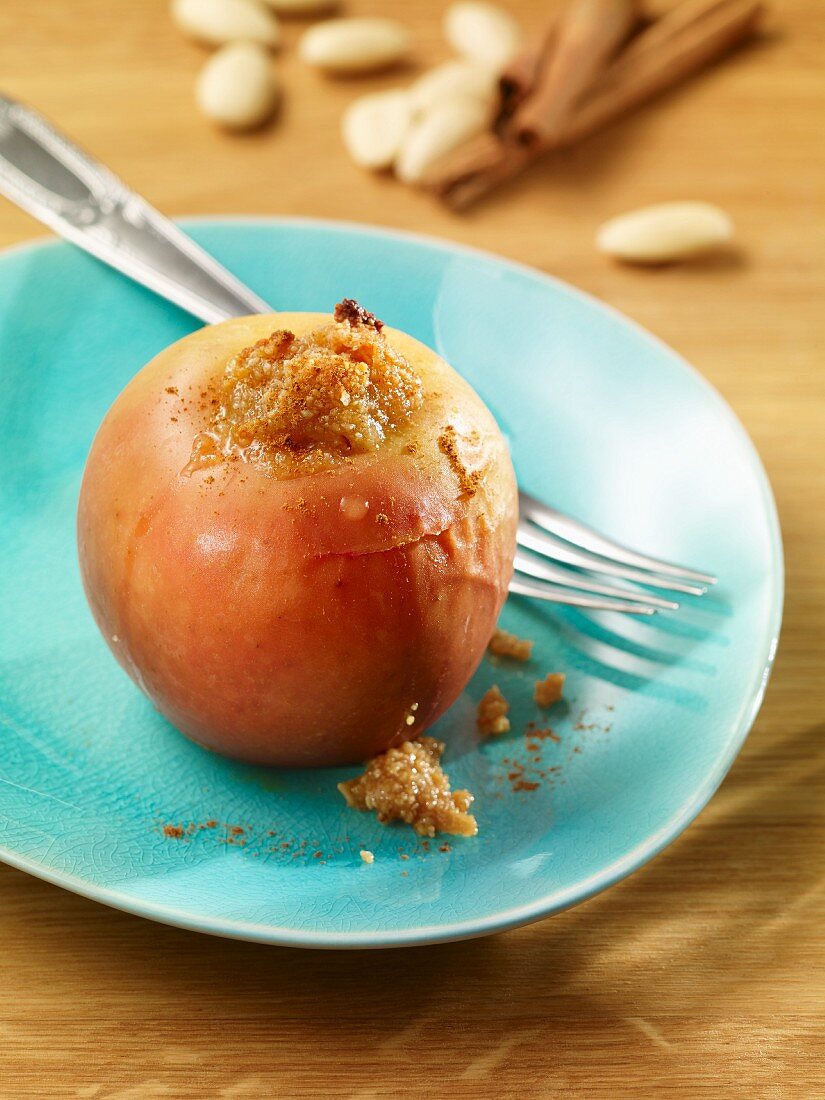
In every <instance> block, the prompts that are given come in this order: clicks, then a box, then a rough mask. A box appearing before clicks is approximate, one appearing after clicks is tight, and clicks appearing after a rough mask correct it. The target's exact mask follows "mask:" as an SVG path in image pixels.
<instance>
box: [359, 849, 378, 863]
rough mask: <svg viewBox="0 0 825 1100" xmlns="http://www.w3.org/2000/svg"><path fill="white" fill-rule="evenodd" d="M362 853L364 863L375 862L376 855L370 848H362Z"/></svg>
mask: <svg viewBox="0 0 825 1100" xmlns="http://www.w3.org/2000/svg"><path fill="white" fill-rule="evenodd" d="M360 855H361V859H362V861H363V862H364V863H375V856H374V855H373V853H372V852H371V851H370V850H369V849H368V848H362V849H361V852H360Z"/></svg>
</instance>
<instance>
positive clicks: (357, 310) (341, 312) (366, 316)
mask: <svg viewBox="0 0 825 1100" xmlns="http://www.w3.org/2000/svg"><path fill="white" fill-rule="evenodd" d="M332 316H333V317H334V318H335V320H336V321H339V322H340V323H341V324H343V323H344V321H346V322H347V324H349V325H372V327H373V328H374V329H375V331H376V332H380V331H381V329H382V328H383V327H384V322H383V321H379V320H378V318H377V317H376V316H375V314H374V313H369V312H368V311H367V310H366V309H364V307H363V306H360V305H359V304H358V303H357V302H356V301H355V299H354V298H344V300H343V301H341V302H339V303H338V305H337V306H336V307H335V312H334V313H333V315H332Z"/></svg>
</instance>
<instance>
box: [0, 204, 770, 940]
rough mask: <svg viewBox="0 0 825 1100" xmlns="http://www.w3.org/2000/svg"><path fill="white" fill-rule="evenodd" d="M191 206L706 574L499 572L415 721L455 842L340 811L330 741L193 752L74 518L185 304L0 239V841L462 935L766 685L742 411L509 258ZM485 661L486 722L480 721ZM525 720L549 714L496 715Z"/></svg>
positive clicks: (109, 867)
mask: <svg viewBox="0 0 825 1100" xmlns="http://www.w3.org/2000/svg"><path fill="white" fill-rule="evenodd" d="M190 228H191V231H192V233H193V234H194V236H195V237H196V238H197V239H198V240H199V241H201V242H202V243H203V244H204V245H205V246H206V247H207V248H208V249H210V250H211V251H212V252H214V253H215V254H216V255H217V256H218V258H219V259H220V260H222V261H223V262H224V263H225V264H226V265H227V266H228V267H229V268H231V269H233V270H234V271H236V272H237V273H238V274H239V275H240V276H241V278H243V279H245V280H246V281H247V282H248V283H249V284H250V285H251V286H252V287H253V288H254V289H255V290H256V291H258V292H259V293H260V294H261V295H263V297H264V298H266V299H268V300H269V301H271V302H272V303H273V304H274V305H276V306H277V307H279V308H282V309H285V310H329V309H330V308H331V307H332V305H333V304H334V303H335V302H336V301H338V300H339V299H340V298H342V297H344V296H345V295H350V296H354V297H356V298H358V299H359V300H360V301H362V302H363V303H364V304H365V305H366V306H367V307H368V308H369V309H371V310H374V311H375V312H376V313H377V314H378V315H379V316H380V317H382V318H383V319H384V320H385V321H387V322H388V323H389V324H392V325H394V326H397V327H398V328H402V329H406V330H408V331H409V332H411V333H412V334H413V335H414V336H417V337H418V338H419V339H421V340H423V341H424V342H425V343H427V344H430V345H432V346H433V347H435V348H437V349H438V351H439V352H440V353H441V354H442V355H443V356H444V357H445V358H446V359H448V360H449V361H450V362H451V363H452V364H453V366H455V367H456V368H457V369H458V370H459V371H460V372H462V373H463V374H464V375H465V376H466V377H467V378H468V379H469V380H470V381H471V382H472V384H473V385H474V386H475V387H476V389H477V390H478V391H479V392H480V393H481V395H482V397H483V398H484V399H485V400H486V401H487V403H488V405H489V406H490V407H491V409H492V410H493V412H494V413H495V414H496V416H497V417H498V420H499V423H500V424H501V426H502V428H503V430H504V432H505V433H506V434H507V436H508V438H509V440H510V443H511V446H512V451H513V458H514V461H515V466H516V470H517V472H518V476H519V480H520V481H521V483H522V485H523V486H524V487H525V488H526V489H527V490H529V491H530V492H532V493H535V494H536V495H538V496H541V497H543V498H544V499H545V500H547V501H548V502H551V503H553V504H555V505H556V506H557V507H559V508H562V509H564V510H565V511H568V512H570V513H572V514H574V515H577V516H579V517H581V518H583V519H585V520H587V521H589V522H591V523H593V524H596V525H597V526H599V527H601V528H602V529H603V530H605V531H607V532H610V533H611V534H613V536H614V537H616V538H618V539H620V540H623V541H626V542H628V543H631V544H634V545H638V546H640V547H644V548H646V549H647V550H648V551H649V552H651V553H654V554H657V555H661V556H663V557H667V558H671V559H674V560H677V561H683V562H685V563H690V564H694V565H696V566H698V567H700V568H704V569H708V570H711V571H713V572H715V573H716V574H718V576H719V577H720V583H719V585H718V588H717V589H716V590H715V591H714V592H713V593H712V594H711V595H709V596H707V597H705V598H704V599H703V600H702V601H701V602H700V601H696V600H693V601H691V600H690V599H688V600H687V601H686V602H685V605H684V606H683V608H682V610H681V611H679V612H678V613H676V614H670V615H660V616H656V617H655V618H654V619H653V620H645V621H643V622H640V621H637V620H635V619H631V618H630V617H625V616H620V615H617V614H615V613H612V614H599V615H585V614H582V613H579V612H577V611H575V610H571V609H562V608H559V607H552V606H544V605H541V606H540V605H538V604H536V603H531V602H529V601H525V600H522V599H519V598H511V599H510V601H509V602H508V604H507V607H506V609H505V612H504V618H503V621H504V625H505V626H506V627H508V628H509V629H511V630H514V631H516V632H518V633H519V634H522V635H524V636H526V637H529V638H532V639H534V640H535V651H534V659H533V661H532V662H531V663H530V664H529V665H527V666H523V665H518V666H515V667H513V666H510V665H506V664H504V663H501V664H499V665H494V664H492V663H491V662H490V661H489V660H488V659H485V661H484V662H483V664H482V667H481V668H480V669H479V671H478V672H477V674H476V676H475V677H474V678H473V680H472V682H471V683H470V685H469V686H468V688H467V690H466V692H465V693H464V695H463V696H462V698H461V699H460V700H459V701H458V702H457V703H456V705H455V706H454V707H453V708H452V710H451V711H450V713H449V714H448V715H447V716H446V718H444V719H443V720H442V721H441V722H440V723H439V725H438V727H437V733H438V735H439V736H441V737H443V738H444V739H445V740H446V741H447V744H448V749H447V756H446V763H447V765H448V771H449V773H450V776H451V778H452V781H453V783H454V785H457V786H467V787H469V788H470V790H472V791H473V792H474V793H475V796H476V802H475V811H476V815H477V817H478V821H479V827H480V833H479V836H478V837H476V838H474V839H471V840H460V839H451V840H450V842H449V844H443V842H442V840H441V839H438V840H436V841H432V842H430V843H426V842H422V841H421V840H419V838H417V837H416V836H415V834H414V833H413V832H412V830H411V829H409V828H406V827H395V826H394V827H390V828H386V827H383V826H380V825H378V824H377V822H376V821H375V820H374V818H373V817H372V816H371V815H366V814H359V813H357V812H356V811H354V810H350V809H348V808H347V807H346V806H345V805H344V802H343V800H342V798H341V796H340V795H339V794H338V792H337V791H336V789H335V784H336V782H337V781H338V780H340V779H342V778H344V777H345V776H347V775H350V774H354V769H350V770H340V771H315V772H303V773H296V772H278V771H266V770H263V769H256V768H251V767H246V766H242V765H240V764H235V763H232V762H230V761H228V760H223V759H220V758H219V757H216V756H213V755H210V754H209V753H207V752H205V751H203V750H201V749H199V748H198V747H196V746H195V745H193V744H190V743H189V742H188V741H186V740H184V738H182V737H181V736H179V735H178V734H177V733H176V732H175V731H174V730H173V729H172V728H171V727H170V726H169V725H168V724H167V723H166V722H165V721H164V720H163V719H162V718H160V717H159V716H158V715H157V714H156V713H155V712H154V711H153V709H152V707H151V705H150V704H149V703H148V701H147V700H146V699H145V698H144V697H143V696H142V695H141V694H140V692H139V691H138V690H137V689H136V688H135V687H134V685H133V684H132V683H130V682H129V680H127V678H126V676H125V675H124V674H123V673H122V672H121V670H120V669H119V668H118V667H117V665H116V664H115V662H114V660H113V658H112V657H111V655H110V654H109V652H108V650H107V648H106V646H105V645H104V643H103V641H102V639H101V638H100V637H99V636H98V633H97V630H96V628H95V626H94V624H93V622H92V619H91V615H90V614H89V611H88V610H87V607H86V603H85V600H84V597H83V592H82V590H81V585H80V579H79V576H78V568H77V561H76V556H75V535H74V519H75V506H76V502H77V494H78V487H79V484H80V477H81V472H82V470H83V464H84V460H85V458H86V454H87V452H88V450H89V445H90V443H91V441H92V437H93V435H94V433H95V429H96V428H97V426H98V424H99V423H100V420H101V418H102V417H103V414H104V413H105V411H106V409H107V408H108V406H109V405H110V404H111V402H112V401H113V400H114V398H115V396H116V395H117V393H118V392H119V391H120V389H121V388H122V387H123V386H124V385H125V383H126V382H127V381H128V380H129V379H130V378H131V377H132V375H133V374H134V373H135V372H136V371H137V370H138V369H139V368H140V367H141V366H142V365H143V363H145V362H146V360H148V359H150V358H151V357H152V356H153V355H154V354H155V353H156V352H158V351H160V349H161V348H163V347H164V346H165V345H166V344H169V343H170V342H171V341H173V340H177V339H178V338H179V337H180V336H183V335H184V334H185V333H187V332H189V331H190V330H191V329H192V328H193V327H195V322H193V321H192V320H191V318H189V317H188V316H187V315H186V314H184V313H181V312H179V311H178V310H177V309H175V308H174V307H172V306H170V305H167V304H166V303H164V302H162V301H160V300H159V299H157V298H155V297H154V296H153V295H152V294H150V293H149V292H148V291H144V290H143V289H141V288H140V287H137V286H134V285H132V284H131V283H129V282H128V281H127V280H126V279H123V278H121V277H120V276H119V275H116V274H114V273H113V272H112V271H110V270H108V269H107V268H105V267H103V266H102V265H101V264H99V263H97V262H96V261H94V260H92V259H90V258H89V257H88V256H86V255H84V254H83V253H81V252H79V251H77V250H76V249H74V248H72V247H70V246H68V245H63V244H46V245H34V246H28V247H23V248H19V249H14V250H12V251H10V252H8V253H6V254H5V255H4V256H3V257H2V258H0V371H1V372H2V401H0V419H2V430H1V431H0V435H1V436H2V439H3V445H4V448H5V453H6V456H7V457H6V463H5V466H4V470H3V477H2V478H1V479H0V607H1V608H2V620H0V858H2V859H4V860H5V861H7V862H8V863H10V864H12V865H13V866H15V867H19V868H22V869H23V870H26V871H29V872H31V873H32V874H35V875H39V876H40V877H42V878H45V879H48V880H49V881H51V882H54V883H56V884H58V885H61V886H64V887H66V888H67V889H70V890H74V891H77V892H78V893H80V894H84V895H86V896H87V897H90V898H95V899H96V900H98V901H101V902H104V903H106V904H108V905H112V906H116V907H117V908H120V909H124V910H127V911H129V912H132V913H138V914H141V915H142V916H145V917H151V918H153V919H155V920H159V921H165V922H168V923H169V924H176V925H180V926H183V927H186V928H192V929H197V930H198V931H201V932H212V933H216V934H220V935H225V936H237V937H241V938H245V939H250V940H259V941H262V942H267V943H280V944H296V945H301V946H307V947H309V946H312V947H379V946H381V947H383V946H390V945H397V944H420V943H432V942H434V941H439V940H450V939H456V938H460V937H466V936H477V935H483V934H485V933H489V932H495V931H500V930H502V929H505V928H511V927H513V926H515V925H519V924H524V923H525V922H527V921H531V920H536V919H537V918H539V917H543V916H547V915H548V914H550V913H555V912H558V911H559V910H562V909H566V908H568V907H569V906H571V905H575V904H576V903H577V902H580V901H582V900H584V899H585V898H588V897H590V896H591V895H593V894H595V893H597V892H598V891H600V890H603V889H605V887H607V886H610V885H611V884H612V883H615V882H617V881H619V880H620V879H622V878H623V877H624V876H625V875H627V874H629V873H630V872H631V871H633V870H634V869H635V868H637V867H639V866H640V865H641V864H643V863H644V862H645V861H646V860H648V859H650V858H651V857H652V856H653V855H655V854H656V853H657V852H659V851H661V849H662V848H664V847H665V845H667V844H668V843H669V842H670V841H671V840H673V838H674V837H676V836H677V835H678V834H679V833H680V832H681V831H682V829H684V828H685V826H686V825H687V824H688V823H689V822H690V821H691V820H692V819H693V818H694V817H695V816H696V814H697V813H698V812H699V810H700V809H701V808H702V807H703V806H704V805H705V803H706V802H707V800H708V799H709V798H710V796H711V795H712V794H713V792H714V790H715V789H716V787H717V786H718V785H719V783H720V782H721V780H722V778H723V776H724V775H725V773H726V772H727V770H728V768H729V767H730V765H731V762H732V761H733V759H734V757H735V755H736V753H737V751H738V750H739V747H740V746H741V744H742V741H743V740H744V738H745V736H746V734H747V731H748V729H749V727H750V725H751V723H752V722H753V719H754V717H755V715H756V712H757V709H758V707H759V704H760V701H761V699H762V694H763V691H764V688H765V683H766V679H767V676H768V672H769V669H770V665H771V660H772V657H773V653H774V649H775V647H776V640H777V635H778V632H779V624H780V618H781V604H782V550H781V541H780V534H779V528H778V524H777V519H776V513H775V509H774V504H773V500H772V497H771V492H770V488H769V486H768V482H767V479H766V477H765V473H764V471H763V469H762V467H761V465H760V462H759V459H758V457H757V455H756V453H755V452H754V449H753V447H752V445H751V443H750V442H749V440H748V438H747V436H746V435H745V432H744V431H743V429H742V427H741V426H740V425H739V423H738V422H737V420H736V419H735V417H734V416H733V414H732V413H731V411H730V409H729V408H728V407H727V406H726V405H725V403H724V402H723V401H722V400H721V398H720V397H719V395H718V394H717V393H715V392H714V390H712V389H711V387H710V386H709V385H708V384H707V383H706V382H704V381H703V380H702V378H701V377H700V376H699V375H698V374H697V373H695V371H693V370H692V369H691V368H690V367H689V366H687V365H686V364H685V363H684V362H683V361H682V360H681V359H679V358H678V357H677V356H676V355H675V354H674V353H673V352H672V351H669V350H668V349H667V348H666V347H664V346H663V345H662V344H660V343H659V342H658V341H657V340H655V339H653V338H652V337H651V336H649V335H647V334H646V333H645V332H643V331H641V330H640V329H639V328H638V327H636V326H635V325H634V324H632V323H630V322H629V321H627V320H625V319H624V318H622V317H620V316H619V315H618V314H616V313H615V312H613V311H612V310H610V309H607V308H606V307H605V306H603V305H600V304H599V303H598V302H596V301H594V300H593V299H591V298H588V297H586V296H585V295H583V294H581V293H579V292H578V291H576V290H573V289H571V288H570V287H568V286H565V285H564V284H562V283H560V282H557V281H555V280H553V279H550V278H547V277H546V276H544V275H541V274H539V273H538V272H535V271H531V270H528V269H526V268H523V267H519V266H517V265H515V264H512V263H508V262H506V261H503V260H500V259H497V258H495V257H493V256H488V255H484V254H482V253H479V252H474V251H470V250H468V249H465V248H459V247H456V246H453V245H450V244H446V243H442V242H437V241H433V240H427V239H424V238H420V237H414V236H407V235H403V234H399V233H392V232H385V231H382V230H377V229H368V228H363V227H359V226H352V225H340V224H333V223H324V222H312V221H294V220H272V221H270V220H231V219H225V220H216V221H198V222H192V223H190ZM557 669H561V670H564V671H565V672H566V673H567V701H566V702H565V703H564V704H561V705H559V706H558V707H556V708H555V709H554V710H553V711H552V712H550V713H549V714H548V713H547V712H545V713H544V714H542V713H540V712H538V711H537V710H536V707H535V704H534V703H533V702H532V684H533V681H534V679H536V677H537V676H539V675H544V673H546V672H547V671H550V670H557ZM493 682H497V683H498V684H499V685H500V686H501V688H502V690H503V691H504V692H505V694H506V695H507V696H508V697H509V698H510V700H511V702H512V719H513V731H512V733H511V734H509V735H507V736H504V737H501V738H497V739H494V740H493V741H492V742H488V743H486V744H484V745H483V746H479V745H478V743H477V741H476V738H475V736H474V708H475V705H476V703H477V701H478V699H479V697H480V696H481V694H482V693H483V692H484V691H485V690H486V688H488V687H489V686H490V685H491V684H492V683H493ZM375 690H376V692H380V690H381V685H380V684H376V685H375ZM530 722H536V723H538V725H539V726H540V727H544V726H546V725H547V724H548V722H549V724H550V725H551V726H552V729H553V736H552V737H551V736H550V735H545V736H543V737H542V738H541V739H537V738H533V737H530V736H529V735H528V736H525V730H526V729H527V728H528V723H530ZM554 738H557V740H556V739H554ZM531 746H532V747H531ZM238 830H243V831H242V832H239V831H238ZM178 834H180V835H178ZM362 848H367V849H370V850H371V851H373V852H374V853H375V863H374V864H373V865H371V866H367V865H365V864H364V863H362V861H361V859H360V857H359V851H360V849H362ZM685 888H686V890H689V889H690V884H689V883H687V884H686V886H685Z"/></svg>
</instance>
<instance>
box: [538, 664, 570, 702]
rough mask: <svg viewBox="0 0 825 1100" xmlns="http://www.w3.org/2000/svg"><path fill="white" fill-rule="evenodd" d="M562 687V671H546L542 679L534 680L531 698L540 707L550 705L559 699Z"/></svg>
mask: <svg viewBox="0 0 825 1100" xmlns="http://www.w3.org/2000/svg"><path fill="white" fill-rule="evenodd" d="M563 689H564V673H563V672H548V673H547V675H546V676H545V677H544V679H543V680H536V688H535V691H534V692H533V698H534V699H535V700H536V702H537V703H538V705H539V706H540V707H552V705H553V704H554V703H558V701H559V700H560V699H561V697H562V691H563Z"/></svg>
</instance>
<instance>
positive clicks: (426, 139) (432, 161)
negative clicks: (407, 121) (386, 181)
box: [395, 96, 490, 183]
mask: <svg viewBox="0 0 825 1100" xmlns="http://www.w3.org/2000/svg"><path fill="white" fill-rule="evenodd" d="M489 117H490V113H489V110H488V107H487V105H486V104H484V103H482V102H481V101H480V100H478V99H472V98H469V97H468V96H456V97H455V98H454V99H445V100H442V102H441V103H439V104H438V105H437V106H435V107H433V108H432V109H431V110H429V111H427V112H426V113H425V114H423V115H421V117H420V118H419V119H417V120H416V121H415V122H414V123H413V125H412V127H411V128H410V130H409V132H408V134H407V136H406V138H405V139H404V143H403V145H402V146H401V152H400V153H399V154H398V160H397V161H396V164H395V171H396V174H397V175H398V178H399V179H401V180H403V181H404V182H405V183H420V182H421V180H423V179H424V177H425V176H426V175H427V174H428V173H429V171H430V170H431V169H432V168H433V167H434V166H435V165H436V164H437V163H438V162H439V161H440V160H441V159H442V158H443V157H445V156H446V155H447V154H448V153H451V152H452V151H453V150H454V149H458V147H459V146H460V145H463V144H464V143H465V141H469V140H470V138H472V137H475V136H476V134H480V133H481V131H482V130H484V129H486V127H487V124H488V122H489Z"/></svg>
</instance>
